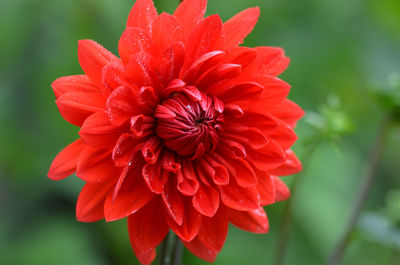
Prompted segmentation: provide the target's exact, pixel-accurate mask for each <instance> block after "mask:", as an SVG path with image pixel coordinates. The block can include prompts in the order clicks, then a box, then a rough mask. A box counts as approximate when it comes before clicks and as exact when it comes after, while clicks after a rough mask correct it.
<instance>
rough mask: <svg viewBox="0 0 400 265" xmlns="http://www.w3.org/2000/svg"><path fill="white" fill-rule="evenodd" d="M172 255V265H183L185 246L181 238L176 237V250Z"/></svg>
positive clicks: (174, 249)
mask: <svg viewBox="0 0 400 265" xmlns="http://www.w3.org/2000/svg"><path fill="white" fill-rule="evenodd" d="M173 251H174V252H173V253H172V262H171V264H172V265H181V264H182V256H183V244H182V242H181V241H180V239H179V237H177V236H175V242H174V248H173Z"/></svg>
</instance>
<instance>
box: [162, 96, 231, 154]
mask: <svg viewBox="0 0 400 265" xmlns="http://www.w3.org/2000/svg"><path fill="white" fill-rule="evenodd" d="M197 92H198V94H197V95H193V94H187V93H184V92H180V93H174V94H173V95H172V96H171V97H170V98H168V99H166V100H164V101H163V102H162V103H161V104H160V105H158V106H157V108H156V111H155V117H157V126H156V133H157V135H158V137H160V138H161V139H162V141H163V143H164V145H165V146H166V147H167V148H169V149H170V150H173V151H175V152H176V153H177V154H178V155H181V156H190V157H192V158H198V157H201V156H203V155H204V154H205V153H206V152H209V151H212V150H214V149H215V148H216V147H217V146H218V142H219V137H220V135H221V133H222V131H223V125H224V114H223V103H222V102H221V101H220V100H219V99H217V98H215V97H214V98H211V97H210V96H208V95H206V94H204V93H202V92H199V91H197Z"/></svg>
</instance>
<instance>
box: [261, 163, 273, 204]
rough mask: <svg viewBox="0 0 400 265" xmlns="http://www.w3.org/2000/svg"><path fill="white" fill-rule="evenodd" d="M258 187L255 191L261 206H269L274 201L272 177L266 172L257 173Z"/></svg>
mask: <svg viewBox="0 0 400 265" xmlns="http://www.w3.org/2000/svg"><path fill="white" fill-rule="evenodd" d="M257 176H258V185H257V190H258V193H259V194H260V200H261V202H260V203H261V205H263V206H264V205H269V204H272V203H275V201H276V191H275V185H274V176H271V175H269V174H267V173H266V172H262V171H257Z"/></svg>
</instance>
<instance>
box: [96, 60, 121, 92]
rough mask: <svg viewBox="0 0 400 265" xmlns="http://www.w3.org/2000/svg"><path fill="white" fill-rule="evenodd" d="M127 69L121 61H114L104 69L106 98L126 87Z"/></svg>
mask: <svg viewBox="0 0 400 265" xmlns="http://www.w3.org/2000/svg"><path fill="white" fill-rule="evenodd" d="M125 79H126V77H125V68H124V66H123V64H122V63H121V62H120V61H113V62H110V63H109V64H107V65H106V66H105V67H104V68H103V78H102V81H103V91H104V94H105V95H106V97H108V96H109V95H110V93H111V92H112V91H114V90H115V89H117V88H118V87H120V86H123V85H126V83H127V82H126V80H125Z"/></svg>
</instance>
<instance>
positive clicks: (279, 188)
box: [274, 177, 290, 201]
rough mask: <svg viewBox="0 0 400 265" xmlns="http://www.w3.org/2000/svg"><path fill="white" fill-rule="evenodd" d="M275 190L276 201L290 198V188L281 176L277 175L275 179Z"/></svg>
mask: <svg viewBox="0 0 400 265" xmlns="http://www.w3.org/2000/svg"><path fill="white" fill-rule="evenodd" d="M274 184H275V190H276V201H284V200H287V199H289V197H290V190H289V188H288V187H287V186H286V184H285V182H283V181H282V180H281V179H280V178H278V177H275V180H274Z"/></svg>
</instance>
